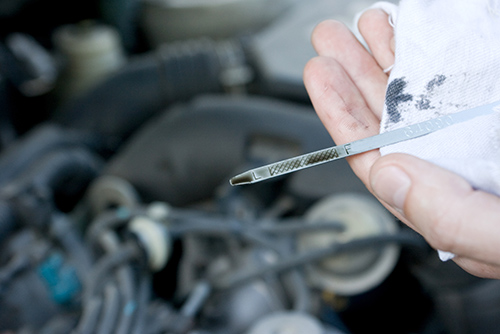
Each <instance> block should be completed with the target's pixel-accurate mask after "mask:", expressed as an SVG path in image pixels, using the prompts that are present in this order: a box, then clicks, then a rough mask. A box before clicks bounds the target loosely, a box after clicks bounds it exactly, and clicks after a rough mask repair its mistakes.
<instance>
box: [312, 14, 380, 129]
mask: <svg viewBox="0 0 500 334" xmlns="http://www.w3.org/2000/svg"><path fill="white" fill-rule="evenodd" d="M312 43H313V45H314V48H315V49H316V51H317V52H318V54H319V55H320V56H325V57H330V58H333V59H335V60H336V61H337V62H338V63H339V64H340V65H341V66H342V67H343V68H344V69H345V71H346V73H347V74H348V75H349V77H350V78H351V80H352V82H353V83H354V84H355V85H356V86H357V87H358V88H359V92H360V93H361V95H362V96H363V98H364V99H365V101H366V104H367V105H368V107H369V109H370V110H372V111H373V112H374V113H375V114H376V115H377V116H378V118H379V119H380V117H381V113H382V109H383V106H384V97H385V89H386V86H387V75H386V74H385V73H384V72H383V71H382V69H381V67H380V66H379V65H378V63H377V62H376V61H375V59H374V58H373V57H372V55H371V54H370V53H369V52H368V51H367V50H366V49H365V48H364V47H363V45H361V43H360V42H359V41H358V40H357V39H356V37H355V36H354V35H353V34H352V32H351V31H350V30H349V29H348V28H347V27H346V26H345V25H344V24H342V23H340V22H337V21H332V20H330V21H324V22H322V23H320V24H319V25H318V26H317V27H316V29H315V30H314V33H313V36H312Z"/></svg>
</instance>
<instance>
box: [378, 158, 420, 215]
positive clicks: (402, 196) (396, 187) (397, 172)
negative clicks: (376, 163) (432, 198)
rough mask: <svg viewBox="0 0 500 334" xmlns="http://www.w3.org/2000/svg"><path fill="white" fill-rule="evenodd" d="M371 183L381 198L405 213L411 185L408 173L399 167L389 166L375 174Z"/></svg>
mask: <svg viewBox="0 0 500 334" xmlns="http://www.w3.org/2000/svg"><path fill="white" fill-rule="evenodd" d="M371 185H372V189H373V191H374V192H375V194H376V195H377V196H378V197H379V198H380V199H382V200H383V201H385V202H386V203H387V204H389V205H390V206H392V207H393V208H394V209H396V210H398V211H399V212H401V213H403V207H404V204H405V200H406V195H407V194H408V190H409V189H410V186H411V179H410V177H409V176H408V174H406V173H405V172H404V171H403V170H401V169H400V168H398V167H395V166H387V167H384V168H382V169H380V170H379V171H378V172H377V173H376V174H375V175H374V177H373V178H372V181H371Z"/></svg>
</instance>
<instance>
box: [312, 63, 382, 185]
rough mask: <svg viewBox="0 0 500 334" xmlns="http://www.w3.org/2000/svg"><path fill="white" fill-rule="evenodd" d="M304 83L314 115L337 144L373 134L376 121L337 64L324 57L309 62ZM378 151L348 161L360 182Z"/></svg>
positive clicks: (344, 72)
mask: <svg viewBox="0 0 500 334" xmlns="http://www.w3.org/2000/svg"><path fill="white" fill-rule="evenodd" d="M304 83H305V85H306V88H307V91H308V93H309V96H310V98H311V101H312V103H313V105H314V109H315V110H316V112H317V114H318V116H319V117H320V119H321V121H322V122H323V124H324V125H325V127H326V129H327V130H328V131H329V133H330V134H331V136H332V138H333V140H334V141H335V143H337V144H344V143H347V142H351V141H354V140H357V139H361V138H365V137H368V136H372V135H375V134H377V133H378V132H379V120H378V118H377V117H376V116H375V115H374V114H373V113H372V112H371V110H370V109H369V107H368V106H367V104H366V102H365V99H364V98H363V96H362V94H361V92H360V91H359V89H358V88H357V87H356V85H355V84H354V83H353V81H352V80H351V78H350V76H349V75H348V74H347V73H346V71H345V70H344V68H343V67H342V65H341V64H339V63H338V62H337V61H336V60H334V59H332V58H328V57H317V58H314V59H312V60H311V61H309V63H308V64H307V65H306V68H305V70H304ZM378 157H380V154H379V152H378V151H372V152H369V153H365V154H361V155H358V156H356V157H352V158H350V159H349V160H348V161H349V163H350V164H351V167H352V169H353V170H354V172H355V173H356V174H357V175H358V177H359V178H361V180H363V181H365V182H367V181H368V172H369V170H370V167H371V165H372V164H373V162H374V161H375V160H376V159H377V158H378Z"/></svg>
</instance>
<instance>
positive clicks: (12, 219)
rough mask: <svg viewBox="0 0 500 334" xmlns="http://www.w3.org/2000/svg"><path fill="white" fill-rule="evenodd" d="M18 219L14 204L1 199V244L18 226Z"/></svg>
mask: <svg viewBox="0 0 500 334" xmlns="http://www.w3.org/2000/svg"><path fill="white" fill-rule="evenodd" d="M17 223H18V219H17V217H16V214H15V212H14V210H13V208H12V206H11V205H10V204H9V203H8V202H5V201H0V244H2V241H3V240H4V239H5V238H6V237H7V236H9V235H10V234H11V233H12V232H13V231H14V230H15V229H16V227H17Z"/></svg>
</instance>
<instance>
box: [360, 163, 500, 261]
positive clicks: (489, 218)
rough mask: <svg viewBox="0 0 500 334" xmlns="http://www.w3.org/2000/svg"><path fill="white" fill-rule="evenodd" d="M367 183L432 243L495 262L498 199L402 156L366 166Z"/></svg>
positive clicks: (498, 254)
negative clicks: (367, 171) (369, 169)
mask: <svg viewBox="0 0 500 334" xmlns="http://www.w3.org/2000/svg"><path fill="white" fill-rule="evenodd" d="M370 184H371V187H372V190H373V192H374V194H375V195H376V196H377V197H379V198H380V199H381V200H382V201H384V202H385V203H386V204H387V205H389V206H390V207H392V208H393V209H395V210H396V211H398V212H399V213H400V214H401V215H402V217H403V221H405V222H406V223H407V224H408V225H410V226H411V227H412V228H414V229H415V230H416V231H417V232H419V233H420V234H422V235H423V236H424V238H425V239H426V240H427V241H428V242H429V244H430V245H431V246H432V247H434V248H436V249H441V250H444V251H449V252H452V253H455V254H457V255H459V256H464V257H467V258H470V259H473V260H476V261H480V262H484V263H488V264H492V265H500V248H499V247H498V244H499V241H500V198H499V197H497V196H494V195H492V194H489V193H486V192H482V191H478V190H475V189H473V188H472V187H471V186H470V184H469V183H468V182H467V181H466V180H465V179H463V178H462V177H460V176H458V175H456V174H454V173H452V172H450V171H448V170H445V169H443V168H441V167H439V166H436V165H434V164H432V163H429V162H427V161H424V160H421V159H418V158H416V157H413V156H410V155H406V154H391V155H387V156H385V157H382V158H380V159H379V160H378V161H377V162H376V163H375V164H374V165H373V167H372V169H371V172H370Z"/></svg>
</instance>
